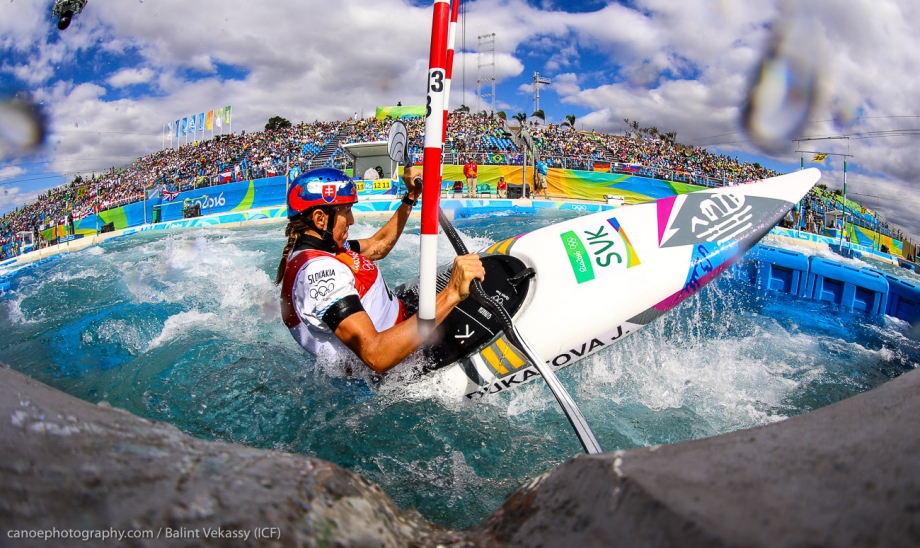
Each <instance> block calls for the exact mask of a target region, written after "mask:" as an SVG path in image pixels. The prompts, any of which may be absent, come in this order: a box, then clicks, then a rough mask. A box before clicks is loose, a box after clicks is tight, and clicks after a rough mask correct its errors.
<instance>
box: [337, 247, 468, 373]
mask: <svg viewBox="0 0 920 548" xmlns="http://www.w3.org/2000/svg"><path fill="white" fill-rule="evenodd" d="M485 275H486V271H485V269H484V268H483V266H482V262H481V261H480V260H479V256H478V255H461V256H460V257H457V258H456V259H454V268H453V271H452V272H451V273H450V281H449V282H447V287H445V288H444V290H443V291H441V292H440V293H438V296H437V299H436V300H435V324H440V323H441V322H443V321H444V318H446V317H447V315H448V314H449V313H450V311H451V310H453V309H454V307H455V306H457V305H458V304H459V303H460V301H462V300H463V299H465V298H467V296H469V294H470V283H472V281H473V280H474V279H478V280H480V281H482V280H484V279H485ZM335 336H336V337H338V338H339V339H340V340H341V341H342V342H343V343H345V345H346V346H347V347H348V348H350V349H351V351H352V352H354V353H355V355H356V356H358V357H359V358H361V361H363V362H364V363H365V364H366V365H367V366H368V367H370V368H371V369H373V370H374V371H376V372H377V373H384V372H385V371H387V370H388V369H390V368H392V367H393V366H395V365H397V364H398V363H399V362H401V361H403V360H404V359H406V357H407V356H408V355H409V354H411V353H412V352H414V351H415V350H416V349H417V348H418V347H419V346H421V344H422V343H423V342H425V339H424V338H422V336H421V335H419V333H418V315H415V316H412V317H411V318H409V319H408V320H406V321H404V322H401V323H398V324H396V325H394V326H393V327H391V328H389V329H387V330H385V331H377V329H376V328H375V327H374V324H373V322H371V318H370V316H368V315H367V312H364V311H361V312H356V313H354V314H352V315H350V316H348V317H347V318H345V319H344V320H342V322H341V323H339V326H338V327H337V328H336V330H335Z"/></svg>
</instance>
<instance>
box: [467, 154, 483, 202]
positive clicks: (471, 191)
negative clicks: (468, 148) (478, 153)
mask: <svg viewBox="0 0 920 548" xmlns="http://www.w3.org/2000/svg"><path fill="white" fill-rule="evenodd" d="M478 170H479V166H478V165H476V160H473V159H472V158H470V161H468V162H467V163H465V164H464V165H463V175H464V176H465V177H466V196H467V197H468V198H475V197H476V184H477V183H478V182H479V178H478V176H477V174H476V172H477V171H478Z"/></svg>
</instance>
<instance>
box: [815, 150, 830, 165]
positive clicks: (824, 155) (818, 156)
mask: <svg viewBox="0 0 920 548" xmlns="http://www.w3.org/2000/svg"><path fill="white" fill-rule="evenodd" d="M825 158H827V153H826V152H819V153H817V154H815V159H814V160H812V162H819V163H820V162H823V161H824V159H825Z"/></svg>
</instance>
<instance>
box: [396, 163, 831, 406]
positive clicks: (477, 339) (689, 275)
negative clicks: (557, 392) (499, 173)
mask: <svg viewBox="0 0 920 548" xmlns="http://www.w3.org/2000/svg"><path fill="white" fill-rule="evenodd" d="M820 177H821V173H820V172H819V171H818V170H817V169H814V168H811V169H806V170H802V171H797V172H795V173H791V174H788V175H782V176H779V177H773V178H770V179H765V180H762V181H756V182H751V183H747V184H743V185H737V186H731V187H723V188H719V189H712V190H700V191H697V192H693V193H689V194H683V195H680V196H675V197H670V198H664V199H661V200H657V201H655V202H649V203H646V204H640V205H633V206H627V207H622V208H618V209H615V210H611V211H602V212H599V213H594V214H591V215H586V216H584V217H579V218H577V219H571V220H568V221H565V222H561V223H558V224H555V225H551V226H548V227H544V228H541V229H539V230H535V231H533V232H529V233H526V234H522V235H520V236H516V237H514V238H510V239H508V240H504V241H502V242H498V243H496V244H493V245H491V246H490V247H488V248H487V249H485V250H482V251H480V252H479V255H480V257H482V261H483V265H484V266H485V267H486V282H485V283H484V284H483V286H484V289H485V291H486V293H487V294H488V295H489V296H490V297H491V298H492V299H494V300H496V301H498V302H499V303H501V304H502V305H503V306H504V307H505V308H506V310H508V312H509V313H510V314H511V315H512V317H513V318H514V323H515V325H516V326H517V329H518V331H519V333H520V334H521V335H523V337H524V339H525V340H526V341H528V342H529V344H530V345H531V346H532V347H533V348H534V350H536V351H537V353H538V354H539V355H540V356H542V357H543V358H544V359H545V360H546V362H547V363H548V364H550V365H551V366H552V367H553V369H554V370H558V369H560V368H562V367H566V366H569V365H572V364H573V363H575V362H577V361H578V360H581V359H582V358H585V357H587V356H590V355H591V354H594V353H596V352H598V351H600V350H602V349H604V348H607V347H608V346H610V345H611V344H613V343H615V342H617V341H619V340H621V339H622V338H623V337H625V336H626V335H628V334H630V333H632V332H634V331H636V330H637V329H639V328H640V327H642V326H643V325H645V324H647V323H649V322H651V321H652V320H654V319H656V318H658V317H659V316H661V315H662V314H664V313H665V312H667V311H668V310H670V309H671V308H673V307H675V306H676V305H677V304H678V303H680V302H681V301H683V300H684V299H686V298H688V297H689V296H691V295H693V294H694V293H695V292H697V291H698V290H699V289H700V288H701V287H703V286H704V285H706V284H707V283H709V282H710V281H712V280H713V279H714V278H715V277H716V276H718V275H719V274H720V273H721V272H723V271H724V270H725V269H726V268H728V267H729V266H730V265H731V264H732V262H734V260H735V259H737V258H738V257H740V256H741V255H743V254H744V253H745V252H746V251H747V250H748V249H750V248H751V247H752V246H753V245H754V244H756V243H757V242H758V241H759V240H760V239H761V238H762V237H763V236H764V235H766V234H767V232H769V231H770V229H771V228H773V227H774V226H775V225H776V224H777V223H778V222H779V221H780V220H781V219H782V218H783V217H784V216H785V215H786V214H787V213H788V212H789V210H790V209H792V208H793V207H794V206H795V204H796V203H797V202H799V201H800V200H801V199H802V198H803V197H804V196H805V195H806V194H807V193H808V191H809V190H810V189H811V188H812V187H813V186H814V184H815V183H817V181H818V179H820ZM449 275H450V272H449V266H448V267H444V268H442V270H441V272H440V273H439V277H438V289H439V290H440V289H441V288H442V287H443V284H444V283H446V280H447V279H448V278H449ZM396 292H397V293H398V294H399V295H400V297H401V298H402V299H403V300H404V302H406V303H407V305H409V306H410V307H412V306H414V305H415V303H417V301H418V290H417V286H416V285H414V284H408V285H407V286H403V287H400V288H397V290H396ZM431 340H432V341H433V342H432V344H431V345H429V346H428V348H427V349H426V352H427V355H428V358H429V366H428V370H435V369H441V370H443V371H442V373H443V376H442V381H443V382H446V383H448V385H449V388H451V389H453V390H455V391H456V393H457V394H458V396H462V397H465V398H468V399H478V398H481V397H484V396H486V395H488V394H494V393H498V392H502V391H505V390H509V389H513V388H515V387H517V386H520V385H522V384H524V383H526V382H529V381H531V380H533V379H535V378H538V377H539V376H540V375H539V373H538V372H537V370H536V368H534V367H533V366H532V365H531V364H530V363H528V362H527V360H526V359H525V358H524V356H523V354H522V353H521V352H519V351H518V350H517V349H515V348H514V347H513V346H512V345H511V344H510V343H509V342H508V340H507V339H506V337H505V335H504V334H503V333H502V331H501V327H500V325H499V323H498V322H497V321H496V319H495V318H493V315H492V314H491V313H490V312H489V311H488V310H486V309H485V308H483V307H482V306H480V305H479V304H478V303H476V302H475V301H473V299H467V300H466V301H464V302H463V303H461V305H460V306H458V307H457V308H456V309H455V310H454V311H453V312H452V313H451V314H450V316H449V317H448V319H447V320H446V321H445V322H444V323H443V324H442V325H440V326H439V327H438V329H437V330H436V332H435V334H434V338H433V339H431Z"/></svg>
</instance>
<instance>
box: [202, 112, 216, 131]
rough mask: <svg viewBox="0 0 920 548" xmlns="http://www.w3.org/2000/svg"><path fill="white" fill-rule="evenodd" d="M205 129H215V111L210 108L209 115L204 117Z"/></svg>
mask: <svg viewBox="0 0 920 548" xmlns="http://www.w3.org/2000/svg"><path fill="white" fill-rule="evenodd" d="M204 129H206V130H213V129H214V111H213V110H209V111H208V115H207V116H205V119H204Z"/></svg>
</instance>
